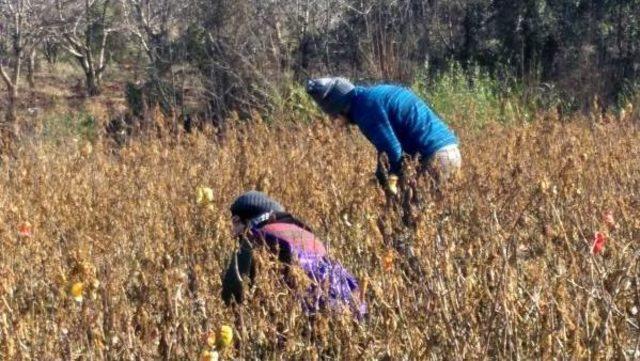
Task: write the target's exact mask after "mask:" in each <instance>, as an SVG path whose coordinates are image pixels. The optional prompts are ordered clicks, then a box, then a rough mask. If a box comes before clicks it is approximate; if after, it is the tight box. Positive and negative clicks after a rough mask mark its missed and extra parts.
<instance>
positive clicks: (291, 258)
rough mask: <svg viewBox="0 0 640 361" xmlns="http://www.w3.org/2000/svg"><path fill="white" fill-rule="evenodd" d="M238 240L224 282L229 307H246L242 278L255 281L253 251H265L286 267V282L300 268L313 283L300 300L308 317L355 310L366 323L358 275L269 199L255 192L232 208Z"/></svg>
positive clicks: (235, 203) (245, 196) (248, 194)
mask: <svg viewBox="0 0 640 361" xmlns="http://www.w3.org/2000/svg"><path fill="white" fill-rule="evenodd" d="M231 215H232V223H233V235H234V237H237V239H238V242H239V250H238V251H237V252H235V254H234V255H233V257H232V259H231V261H230V263H229V266H228V268H227V270H226V272H225V273H224V275H223V280H222V299H223V300H224V302H225V303H226V304H227V305H229V304H231V303H232V302H234V301H235V302H237V303H242V301H243V297H244V293H243V285H244V282H243V276H246V277H248V279H249V280H250V281H251V282H253V280H254V279H255V275H256V271H257V270H256V267H255V263H254V259H253V252H254V251H255V250H257V249H259V248H265V249H267V250H268V251H269V252H273V253H274V254H276V255H277V256H278V260H279V261H280V262H282V263H283V264H284V265H285V266H286V267H285V268H284V270H283V279H284V281H285V283H286V284H288V285H289V286H295V285H293V284H292V282H293V277H291V276H292V273H291V272H292V271H293V270H292V269H291V268H292V267H299V268H300V269H302V270H303V271H304V273H305V275H306V277H308V278H309V281H310V282H309V286H308V287H307V288H306V290H305V291H304V292H305V294H304V295H301V297H300V298H301V300H300V301H301V302H302V307H303V310H304V311H305V313H307V314H308V315H314V314H315V313H316V312H317V311H319V310H321V309H330V310H333V311H339V312H342V311H345V310H347V311H350V312H352V313H353V314H354V315H355V316H356V318H358V319H361V318H362V317H363V316H364V314H365V309H366V306H365V304H364V303H363V302H361V301H360V290H359V287H358V283H357V282H356V280H355V278H354V277H353V275H351V274H350V273H349V272H348V271H347V270H346V269H344V268H343V267H342V266H341V265H340V264H339V263H337V262H335V261H332V260H331V259H329V258H328V256H327V251H326V249H325V247H324V245H323V244H322V242H321V241H320V240H318V239H317V238H316V237H315V235H314V234H313V233H312V232H311V230H310V229H309V227H307V226H306V225H305V224H303V223H302V222H301V221H299V220H297V219H296V218H294V217H293V216H292V215H290V214H289V213H286V212H285V210H284V208H283V207H282V206H281V205H280V204H279V203H278V202H276V201H275V200H273V199H271V198H269V197H268V196H267V195H265V194H263V193H260V192H256V191H251V192H247V193H245V194H243V195H241V196H240V197H238V198H237V199H236V200H235V201H234V202H233V204H232V205H231Z"/></svg>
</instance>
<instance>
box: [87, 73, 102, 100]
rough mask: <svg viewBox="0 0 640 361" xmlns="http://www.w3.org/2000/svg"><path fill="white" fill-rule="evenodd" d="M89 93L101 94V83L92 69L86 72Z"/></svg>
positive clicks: (93, 94)
mask: <svg viewBox="0 0 640 361" xmlns="http://www.w3.org/2000/svg"><path fill="white" fill-rule="evenodd" d="M85 75H86V84H87V95H88V96H90V97H92V96H96V95H99V94H100V83H99V79H98V77H97V76H96V74H95V73H94V72H92V71H87V72H85Z"/></svg>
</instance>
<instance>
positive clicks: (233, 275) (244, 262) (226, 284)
mask: <svg viewBox="0 0 640 361" xmlns="http://www.w3.org/2000/svg"><path fill="white" fill-rule="evenodd" d="M255 273H256V268H255V264H254V262H253V254H252V250H251V248H250V247H246V246H241V247H240V249H239V250H238V251H237V252H234V254H233V256H232V257H231V261H230V262H229V266H228V267H227V270H226V272H225V274H224V276H223V277H222V300H223V301H224V303H225V304H226V305H230V304H231V302H232V301H236V302H237V303H242V301H243V287H242V276H245V275H247V276H249V279H250V280H253V279H254V278H255Z"/></svg>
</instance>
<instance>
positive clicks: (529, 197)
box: [0, 117, 640, 360]
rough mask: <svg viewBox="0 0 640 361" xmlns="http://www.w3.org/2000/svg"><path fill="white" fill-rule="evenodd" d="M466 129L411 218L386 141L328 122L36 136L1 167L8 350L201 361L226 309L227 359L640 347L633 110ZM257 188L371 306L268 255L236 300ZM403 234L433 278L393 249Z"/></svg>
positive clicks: (3, 338)
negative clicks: (118, 137) (249, 193)
mask: <svg viewBox="0 0 640 361" xmlns="http://www.w3.org/2000/svg"><path fill="white" fill-rule="evenodd" d="M456 131H457V133H458V135H459V136H460V138H461V148H462V153H463V161H464V171H463V172H462V174H461V175H460V176H459V177H458V178H456V179H453V180H452V181H450V182H449V183H447V184H446V185H445V186H444V187H442V189H441V190H440V191H434V190H433V189H432V188H431V186H430V185H429V183H428V182H427V181H428V180H425V179H422V180H420V182H419V184H418V185H415V184H414V185H413V186H412V187H413V189H414V191H416V192H417V193H419V194H420V198H421V199H420V206H419V207H413V206H412V205H409V206H408V208H407V207H404V211H406V212H407V213H408V214H409V218H411V219H410V220H409V221H410V222H408V223H410V224H411V226H410V227H408V226H405V224H406V222H404V221H403V220H402V219H400V218H401V217H399V215H398V214H397V213H398V208H397V207H396V208H394V207H391V205H390V204H387V200H386V198H385V194H384V193H383V192H382V191H381V190H380V188H379V187H377V185H376V183H375V180H374V176H373V170H374V168H375V154H374V151H373V149H372V147H371V146H370V145H369V143H367V141H366V140H365V139H364V138H363V137H362V136H361V135H360V134H359V132H358V131H357V130H356V129H344V128H342V127H339V126H337V125H335V124H332V123H329V122H328V121H326V120H318V121H316V122H314V123H309V124H295V123H282V124H270V125H268V124H266V123H265V122H263V121H259V120H256V121H253V122H249V123H245V124H239V125H232V126H229V127H228V128H226V129H224V131H213V130H211V129H205V130H204V131H198V132H194V133H191V134H178V135H176V134H173V135H168V134H165V135H162V134H160V135H159V136H154V137H135V138H131V139H129V140H128V141H127V143H126V144H124V145H121V146H116V145H114V144H112V142H111V141H110V140H109V138H108V137H107V136H105V135H102V136H98V137H97V138H96V139H95V140H94V141H92V142H91V143H87V141H85V140H82V139H80V140H78V139H75V140H74V139H71V138H60V139H54V140H52V139H51V138H50V137H49V138H47V137H45V136H44V135H43V134H41V133H39V132H38V131H34V133H33V134H31V135H30V136H29V137H23V138H21V139H19V140H18V142H17V143H16V144H15V147H14V148H15V149H14V150H13V152H12V153H11V155H5V156H3V158H2V160H1V162H2V163H1V165H0V189H1V191H0V242H1V250H2V252H0V359H3V360H101V359H107V360H139V359H164V360H185V359H191V360H195V359H198V358H199V357H200V354H201V352H202V350H203V349H204V348H205V347H206V335H207V334H208V333H209V332H211V331H212V330H215V329H217V328H218V327H219V326H220V325H230V326H231V327H232V329H233V332H234V339H233V344H232V345H231V346H230V347H228V348H227V349H225V351H224V352H223V353H221V354H220V358H221V359H223V360H229V359H246V360H250V359H260V360H263V359H264V360H271V359H274V360H275V359H304V360H316V359H336V360H338V359H344V360H347V359H349V360H352V359H365V360H371V359H383V360H384V359H386V360H426V359H446V360H452V359H628V360H630V359H634V358H635V359H637V358H638V357H640V313H639V308H640V279H639V274H640V268H639V266H638V259H639V257H640V245H639V243H638V241H639V239H640V141H639V139H640V131H639V128H638V123H637V120H633V119H629V118H628V117H625V118H622V119H615V120H612V121H610V122H608V123H603V122H594V121H588V120H586V119H575V120H573V121H571V122H560V121H558V120H554V119H543V118H542V117H541V118H540V119H539V120H537V121H535V122H533V123H530V124H521V125H515V126H501V125H491V126H488V127H486V128H484V129H483V130H481V131H478V130H470V129H465V128H464V127H458V128H457V129H456ZM198 186H205V187H210V188H211V189H213V191H214V197H213V198H214V199H213V202H211V203H210V204H208V205H207V206H201V205H198V204H197V203H196V201H195V190H196V188H197V187H198ZM249 189H258V190H262V191H265V192H267V193H269V194H270V195H272V196H273V197H275V198H276V199H278V200H280V201H281V202H282V203H283V204H284V205H285V206H286V208H287V209H288V210H289V211H290V212H291V213H293V214H294V215H296V216H298V217H300V218H301V219H303V220H305V221H306V222H307V223H309V224H310V225H311V226H312V227H313V228H314V231H315V232H316V233H317V235H318V236H319V237H320V238H321V239H322V240H323V241H324V242H325V243H326V244H327V245H328V249H329V253H330V255H331V257H332V258H333V259H335V260H337V261H340V262H341V263H343V264H344V265H345V266H346V267H347V268H348V269H349V270H351V271H352V272H353V273H354V274H355V275H356V276H357V278H358V280H359V282H360V284H361V286H362V293H363V295H364V297H365V299H366V302H367V304H368V316H367V318H366V320H364V321H363V322H356V321H355V320H354V318H353V317H351V315H348V314H346V315H345V314H332V313H330V312H325V313H322V314H320V315H319V316H318V317H317V319H315V320H314V322H313V323H311V321H310V320H309V318H308V317H306V316H305V315H304V313H303V311H302V308H301V306H300V304H299V303H298V302H297V301H296V299H295V296H294V293H295V292H296V290H290V289H288V288H287V287H285V285H284V283H283V282H282V281H281V280H280V277H279V276H278V274H279V273H278V265H277V264H276V262H274V259H273V258H272V257H271V256H269V255H268V254H266V253H264V252H263V253H260V254H259V257H258V258H259V272H258V277H257V280H256V282H255V284H254V285H253V287H251V288H250V289H248V291H247V292H248V294H247V297H246V302H245V303H244V304H243V305H241V306H237V307H232V308H227V307H225V306H224V304H223V302H222V301H221V298H220V289H221V280H220V275H221V273H222V271H223V269H224V268H225V267H226V265H227V262H228V259H229V257H230V255H231V253H232V252H233V251H234V249H235V247H236V241H235V240H234V239H232V238H231V237H230V227H231V224H230V214H229V211H228V206H229V204H230V202H231V201H232V200H233V198H234V197H235V196H237V195H239V194H241V193H242V192H244V191H246V190H249ZM408 191H409V190H405V192H408ZM414 206H415V205H414ZM412 207H413V208H412ZM400 208H402V207H400ZM409 208H412V209H409ZM403 227H404V228H403ZM405 231H406V232H405ZM399 232H404V233H407V232H408V233H410V235H409V238H410V239H411V243H412V245H413V249H414V252H415V259H417V262H418V263H419V267H420V270H421V271H420V273H419V274H416V273H414V272H412V271H411V269H410V268H407V267H406V264H407V258H406V256H405V254H403V253H400V252H398V251H397V250H396V249H395V248H394V247H391V246H390V245H389V237H391V238H393V237H399V236H400V235H399V234H398V233H399ZM79 282H81V283H82V287H81V288H77V289H74V290H72V285H74V284H78V283H79ZM80 298H82V301H80Z"/></svg>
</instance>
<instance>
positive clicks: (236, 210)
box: [230, 191, 284, 221]
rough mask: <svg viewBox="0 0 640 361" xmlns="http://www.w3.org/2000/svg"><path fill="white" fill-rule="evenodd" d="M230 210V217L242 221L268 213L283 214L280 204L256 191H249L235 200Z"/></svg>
mask: <svg viewBox="0 0 640 361" xmlns="http://www.w3.org/2000/svg"><path fill="white" fill-rule="evenodd" d="M230 209H231V214H232V215H234V216H238V217H240V219H241V220H243V221H248V220H251V219H253V218H255V217H258V216H260V215H261V214H264V213H268V212H284V207H282V205H280V203H278V202H276V201H275V200H274V199H272V198H270V197H269V196H267V195H266V194H264V193H262V192H258V191H249V192H246V193H244V194H243V195H241V196H240V197H238V198H236V200H235V201H234V202H233V204H232V205H231V208H230Z"/></svg>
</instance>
